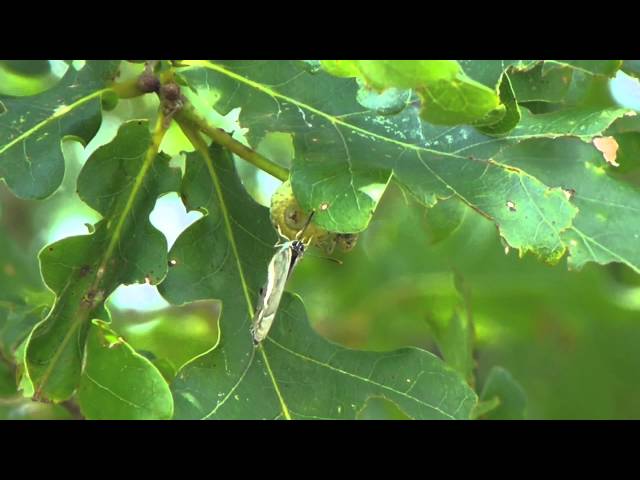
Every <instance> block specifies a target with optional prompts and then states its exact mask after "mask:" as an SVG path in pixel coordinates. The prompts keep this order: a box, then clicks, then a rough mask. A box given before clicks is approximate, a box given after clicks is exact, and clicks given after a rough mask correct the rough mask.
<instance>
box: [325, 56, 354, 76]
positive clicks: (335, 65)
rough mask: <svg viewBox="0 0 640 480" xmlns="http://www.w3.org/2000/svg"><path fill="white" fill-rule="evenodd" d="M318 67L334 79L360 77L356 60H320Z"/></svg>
mask: <svg viewBox="0 0 640 480" xmlns="http://www.w3.org/2000/svg"><path fill="white" fill-rule="evenodd" d="M320 67H321V68H323V69H324V70H325V71H326V72H327V73H329V74H331V75H335V76H336V77H346V78H352V77H357V76H358V75H360V70H359V69H358V66H357V60H320Z"/></svg>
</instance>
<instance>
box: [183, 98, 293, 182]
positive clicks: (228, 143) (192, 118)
mask: <svg viewBox="0 0 640 480" xmlns="http://www.w3.org/2000/svg"><path fill="white" fill-rule="evenodd" d="M176 120H178V121H179V122H180V121H182V122H183V124H184V122H185V121H186V122H187V123H188V124H191V125H192V126H195V127H196V128H197V129H198V130H200V131H202V132H203V133H204V134H205V135H207V136H208V137H209V138H211V140H213V141H214V142H216V143H218V144H220V145H222V146H223V147H225V148H226V149H228V150H229V151H231V152H232V153H235V154H236V155H237V156H239V157H240V158H242V159H244V160H246V161H247V162H249V163H251V164H252V165H255V166H256V167H258V168H259V169H260V170H263V171H265V172H267V173H268V174H269V175H271V176H273V177H275V178H277V179H278V180H281V181H283V182H284V181H285V180H287V179H288V178H289V170H287V169H286V168H284V167H281V166H280V165H278V164H277V163H274V162H273V161H271V160H269V159H268V158H266V157H264V156H262V155H260V154H259V153H258V152H256V151H255V150H253V149H252V148H249V147H247V146H245V145H243V144H242V143H240V142H239V141H237V140H236V139H234V138H233V137H232V136H231V135H229V134H228V133H227V132H225V131H224V130H223V129H221V128H218V127H215V126H213V125H212V124H210V123H209V122H208V121H207V119H206V118H204V117H203V116H202V115H200V114H199V113H198V112H197V111H196V109H195V108H194V107H193V105H192V104H191V103H189V102H188V101H187V102H186V103H185V105H184V108H183V109H182V110H181V111H180V113H178V114H176Z"/></svg>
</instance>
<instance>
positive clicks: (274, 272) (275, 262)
mask: <svg viewBox="0 0 640 480" xmlns="http://www.w3.org/2000/svg"><path fill="white" fill-rule="evenodd" d="M291 256H292V252H291V245H290V242H287V243H285V244H283V245H282V246H281V247H280V249H279V250H278V251H277V252H276V254H275V255H274V256H273V258H272V259H271V262H269V268H268V270H267V281H266V283H265V285H264V287H263V289H262V294H261V295H260V298H259V300H258V305H257V306H256V313H255V315H254V317H253V326H252V328H251V334H252V336H253V342H254V343H255V344H258V343H260V342H261V341H262V340H264V339H265V338H266V336H267V334H268V333H269V329H270V328H271V325H272V324H273V320H274V319H275V316H276V312H277V311H278V306H279V305H280V300H281V299H282V294H283V293H284V287H285V284H286V283H287V277H288V275H289V269H290V266H291Z"/></svg>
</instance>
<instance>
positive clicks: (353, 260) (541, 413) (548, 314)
mask: <svg viewBox="0 0 640 480" xmlns="http://www.w3.org/2000/svg"><path fill="white" fill-rule="evenodd" d="M621 78H622V77H620V78H618V77H616V80H615V81H613V82H612V84H613V89H614V94H615V96H616V98H617V99H618V101H620V102H623V103H624V102H626V105H627V106H629V105H631V106H634V104H633V102H634V101H637V99H638V98H639V94H638V85H637V82H636V84H633V82H631V83H630V84H629V85H630V87H627V86H625V85H626V84H624V82H625V81H627V80H625V79H622V80H621ZM625 88H626V90H625ZM634 88H636V90H635V91H634V90H633V89H634ZM156 108H157V100H155V99H154V98H149V97H145V98H140V99H134V100H132V101H128V102H120V104H118V106H117V107H116V108H115V110H112V111H109V112H106V113H105V116H104V120H103V125H102V127H101V129H100V131H99V133H98V134H97V135H96V137H95V138H94V139H93V140H92V141H91V143H90V144H89V145H87V147H86V148H83V147H82V146H81V145H80V144H79V143H77V142H74V141H72V140H69V141H66V142H65V143H64V152H65V156H66V160H67V171H66V173H65V179H64V182H63V186H62V188H60V189H59V190H58V191H57V192H56V193H55V194H54V195H53V196H52V197H51V198H49V199H48V200H47V201H45V202H37V201H30V200H20V199H17V198H16V197H14V196H13V195H12V194H11V193H9V192H8V190H7V189H6V187H5V185H4V183H0V231H1V232H2V235H0V288H2V289H3V291H4V292H5V293H7V292H11V289H12V288H13V286H14V285H16V284H17V283H18V279H20V281H24V282H27V284H28V285H29V287H30V291H31V292H32V294H33V295H36V296H42V297H43V298H46V297H47V295H49V296H50V295H51V294H50V293H48V292H47V291H46V289H45V288H44V285H43V282H42V280H41V278H40V273H39V268H38V262H37V253H38V252H39V251H40V249H42V248H43V246H44V245H46V244H48V243H51V242H53V241H56V240H59V239H61V238H64V237H67V236H69V235H72V234H80V233H85V232H86V227H85V224H86V223H94V222H95V221H96V220H97V219H98V216H97V214H96V213H95V212H93V211H92V210H91V209H90V208H89V207H88V206H87V205H85V204H84V203H83V202H81V201H80V200H79V199H78V197H77V195H76V193H75V190H76V188H75V181H76V178H77V174H78V172H79V171H80V168H81V167H82V165H83V164H84V162H85V161H86V159H87V158H88V156H89V155H90V153H91V152H93V151H95V149H96V148H97V147H98V146H99V145H102V144H105V143H107V142H108V141H110V140H111V139H112V138H113V135H114V134H115V131H116V129H117V126H118V125H119V124H120V123H121V122H122V121H123V120H125V119H128V118H136V117H137V116H151V117H153V115H154V112H155V109H156ZM635 108H636V109H637V108H639V107H638V105H637V104H635ZM236 119H237V112H235V113H232V114H230V115H229V116H228V118H227V119H226V121H227V122H228V123H229V125H232V124H233V122H234V120H236ZM166 141H167V142H168V143H167V144H166V145H165V148H167V149H168V150H170V151H173V152H174V153H175V154H176V155H175V157H174V158H173V160H172V164H173V165H177V166H181V165H182V166H183V165H184V158H183V157H181V156H180V155H178V152H180V150H182V149H185V148H188V146H187V145H186V143H185V140H184V138H183V137H182V136H181V134H180V133H179V132H178V131H177V129H175V128H174V127H172V132H171V134H170V135H169V138H168V139H166ZM258 150H259V151H260V152H262V153H264V154H265V155H267V156H269V157H270V158H272V159H275V160H276V161H278V162H279V163H281V164H282V165H284V166H287V165H288V163H289V162H290V160H291V146H290V145H289V144H288V143H287V141H286V138H279V137H278V136H273V137H272V138H270V140H269V141H268V142H264V143H263V145H261V146H260V148H259V149H258ZM236 165H237V167H238V169H239V172H240V175H241V178H242V180H243V182H244V185H245V186H246V187H247V189H248V190H249V192H250V193H251V194H252V195H253V197H254V198H255V199H257V200H258V201H259V202H260V203H262V204H264V205H268V199H269V198H270V195H271V193H272V192H273V191H274V189H275V188H276V187H277V185H278V184H279V182H278V181H275V180H273V179H272V178H271V177H269V176H268V175H266V174H264V173H262V172H258V171H256V169H254V168H253V167H251V166H249V165H247V164H246V163H244V162H243V161H242V160H240V159H237V160H236ZM456 202H457V200H455V199H452V200H447V201H444V202H442V203H441V204H439V206H438V209H439V210H441V211H436V209H434V210H430V211H425V209H424V208H422V207H420V206H418V205H417V204H415V202H414V200H412V199H410V198H408V197H407V196H405V195H404V194H403V192H401V191H400V190H399V189H398V188H397V187H393V186H392V187H390V189H389V190H388V191H387V192H386V194H385V196H384V197H383V200H382V202H381V204H380V206H379V208H378V210H377V212H376V214H375V216H374V219H373V221H372V223H371V224H370V227H369V228H368V229H367V230H366V231H365V232H364V233H362V234H361V236H360V238H359V240H358V244H357V246H356V248H355V249H354V251H353V252H351V253H349V254H339V253H337V254H336V256H337V257H338V258H341V259H342V260H343V264H342V265H336V264H335V263H332V262H327V261H325V260H323V259H321V258H314V257H313V256H312V255H308V257H306V258H305V260H304V261H303V262H301V263H300V265H299V266H298V268H297V270H296V274H295V275H294V276H293V279H292V281H291V283H290V284H289V287H288V290H289V291H293V292H296V293H298V294H299V295H300V296H301V297H302V298H303V299H304V302H305V305H306V308H307V314H308V317H309V319H310V321H311V323H312V325H313V327H314V328H315V329H316V330H317V331H318V332H319V333H321V334H322V335H324V336H326V337H327V338H329V339H331V340H333V341H334V342H337V343H339V344H342V345H345V346H349V347H353V348H358V349H364V350H377V351H387V350H392V349H395V348H399V347H402V346H407V345H414V346H419V347H422V348H425V349H427V350H430V351H433V352H435V353H439V352H438V349H437V346H436V344H435V342H434V331H433V322H432V319H433V317H437V316H438V315H439V312H441V311H442V310H446V309H448V308H450V307H449V305H450V303H451V302H452V301H453V300H452V299H453V298H455V297H456V296H457V295H458V293H457V291H456V289H455V287H454V281H453V274H452V272H457V273H458V274H459V276H460V277H461V278H462V280H463V281H464V283H465V285H466V286H467V288H468V289H469V292H470V308H471V311H472V314H473V321H474V325H475V333H476V345H475V352H474V356H475V359H476V362H477V384H478V386H480V387H481V386H482V385H484V383H485V381H486V378H487V375H488V372H489V370H490V369H491V368H492V367H494V366H496V365H499V366H502V367H504V368H506V369H507V370H508V371H509V372H510V374H511V375H512V376H513V378H514V379H515V380H516V381H517V382H518V383H519V384H520V385H521V386H522V389H523V390H524V392H525V393H526V398H527V407H526V418H545V419H558V418H640V382H638V371H640V355H639V354H638V345H639V344H640V325H639V324H638V322H639V321H640V277H638V275H637V274H635V273H634V272H633V271H631V269H629V268H628V267H626V266H624V265H621V264H609V265H606V266H599V265H595V264H593V263H590V264H588V265H587V266H586V267H585V268H583V269H582V270H581V271H569V270H568V269H567V266H566V260H565V259H563V260H562V262H561V264H560V265H557V266H555V267H551V266H548V265H545V264H543V263H542V262H540V261H538V260H536V259H535V258H534V257H533V256H531V255H527V256H525V257H523V258H518V256H517V254H516V253H515V252H513V251H512V252H507V253H505V249H504V248H503V247H502V246H501V243H500V240H499V238H498V233H497V231H496V228H495V226H494V225H493V224H492V223H491V222H489V221H488V220H486V219H484V218H483V217H481V216H479V215H472V214H470V213H469V212H467V213H466V214H460V206H459V205H457V204H456ZM438 214H440V215H447V216H448V217H450V218H453V219H454V220H453V221H454V223H455V224H454V225H451V226H449V228H448V229H446V231H439V230H438V229H437V228H434V226H433V222H431V221H430V215H438ZM199 216H200V215H199V214H198V213H195V212H191V213H188V214H187V213H186V212H185V209H184V206H183V205H182V203H181V202H180V199H179V197H178V195H177V194H169V195H166V196H165V197H162V198H161V199H160V200H158V202H157V203H156V207H155V210H154V211H153V213H152V214H151V217H150V218H151V222H152V223H153V224H154V225H155V226H156V227H157V228H158V229H160V230H161V231H162V232H163V233H164V234H165V236H166V237H167V240H168V242H169V246H171V243H172V242H173V240H175V238H177V236H178V235H179V233H180V232H181V231H182V230H184V228H186V226H187V225H189V224H190V223H192V222H193V221H195V220H196V219H197V218H199ZM316 253H317V252H316ZM109 308H110V310H111V313H112V318H113V327H114V329H116V330H117V331H118V332H119V333H120V334H122V335H123V336H124V337H125V338H126V339H127V341H129V342H130V343H131V345H132V346H134V347H135V348H136V349H138V350H139V351H143V352H153V354H149V358H154V357H155V356H158V357H163V358H164V359H165V360H164V361H163V363H158V364H157V366H158V368H160V369H161V371H163V372H165V371H166V372H168V373H167V375H172V374H174V373H175V371H176V370H177V369H178V368H179V366H180V365H182V364H183V363H184V362H185V361H186V360H188V359H189V358H192V357H193V356H194V355H196V354H198V353H201V352H204V351H205V350H207V349H208V348H210V347H211V346H212V345H213V344H214V343H215V338H216V335H217V332H216V319H217V315H218V314H219V305H217V304H216V303H215V302H208V301H205V302H198V303H196V304H192V305H189V306H185V307H170V306H168V304H167V303H166V301H164V300H163V299H162V298H161V297H160V296H159V295H158V293H157V291H156V287H155V286H151V285H134V286H127V287H124V286H121V287H120V288H119V289H118V290H117V291H116V293H115V294H114V295H113V296H112V298H111V299H110V301H109ZM167 359H168V360H167ZM11 377H12V372H10V371H9V369H8V368H7V367H6V366H5V365H4V364H2V363H0V396H2V395H4V396H5V397H6V398H12V395H13V393H14V392H13V391H12V390H11V383H12V378H11ZM9 380H11V381H9ZM480 390H481V388H479V391H480ZM71 415H73V411H70V410H69V409H67V408H64V407H63V406H55V405H44V404H35V403H32V402H29V401H24V402H20V403H19V404H16V403H11V402H4V403H3V402H0V417H3V416H4V417H5V418H68V417H70V416H71ZM397 415H399V414H398V413H397V412H394V411H393V409H392V408H391V407H390V406H389V405H386V404H384V402H379V401H373V402H371V403H370V405H369V407H368V408H367V409H366V410H365V411H364V412H363V413H362V417H363V418H381V417H382V418H384V417H390V418H394V417H395V416H397Z"/></svg>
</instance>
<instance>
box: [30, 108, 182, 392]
mask: <svg viewBox="0 0 640 480" xmlns="http://www.w3.org/2000/svg"><path fill="white" fill-rule="evenodd" d="M156 152H157V145H154V144H152V142H151V135H150V132H149V127H148V124H147V122H146V121H141V120H133V121H129V122H126V123H124V124H123V125H122V126H121V127H120V129H119V130H118V134H117V135H116V137H115V138H114V140H113V141H112V142H111V143H109V144H107V145H104V146H102V147H100V148H99V149H98V150H96V151H95V152H94V153H93V155H91V157H90V158H89V159H88V160H87V162H86V164H85V165H84V167H83V169H82V171H81V173H80V175H79V178H78V194H79V195H80V198H82V199H83V200H84V201H85V202H86V203H87V204H88V205H89V206H91V207H92V208H94V209H95V210H96V211H98V212H100V214H101V215H102V216H103V219H102V220H101V221H100V222H98V223H97V224H96V225H95V231H94V232H93V233H92V234H90V235H82V236H75V237H68V238H65V239H63V240H60V241H58V242H55V243H53V244H51V245H49V246H47V247H45V248H44V249H43V250H42V252H41V254H40V263H41V269H42V276H43V278H44V280H45V282H46V283H47V286H48V287H49V288H50V289H51V290H52V291H54V292H55V293H56V296H57V298H56V301H55V304H54V306H53V308H52V309H51V311H50V312H49V315H48V316H47V318H46V319H45V320H44V321H43V322H42V323H40V324H39V325H38V326H37V327H36V328H35V329H34V330H33V332H32V333H31V336H30V338H29V344H28V347H27V353H26V356H27V357H26V358H27V367H28V373H29V376H30V378H31V380H32V381H33V383H34V385H35V388H36V392H35V395H36V397H38V398H39V397H43V398H48V399H51V400H54V401H61V400H65V399H67V398H69V397H70V396H71V394H72V393H73V391H74V389H75V388H76V386H77V384H78V381H79V379H80V370H81V361H82V355H83V350H84V343H85V338H86V334H87V329H88V327H89V321H90V320H91V319H93V318H99V319H103V320H108V313H106V311H105V310H104V307H103V304H104V300H105V299H106V298H107V297H108V296H109V295H110V294H111V292H113V291H114V290H115V289H116V288H117V287H118V286H119V285H120V284H132V283H143V282H146V283H151V284H157V283H159V282H160V281H161V280H162V279H163V278H164V276H165V274H166V271H167V256H166V251H167V243H166V239H165V237H164V236H163V235H162V233H160V232H159V231H157V230H156V229H155V228H154V227H153V226H152V225H151V223H150V222H149V214H150V212H151V210H152V209H153V208H154V206H155V202H156V199H157V198H158V196H159V195H161V194H163V193H166V192H169V191H172V190H177V188H178V186H179V179H180V170H179V169H175V168H170V167H169V164H168V163H169V158H168V157H167V156H166V155H164V154H160V155H157V154H156Z"/></svg>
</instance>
